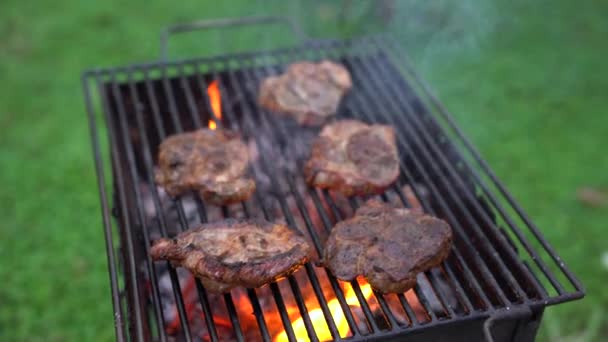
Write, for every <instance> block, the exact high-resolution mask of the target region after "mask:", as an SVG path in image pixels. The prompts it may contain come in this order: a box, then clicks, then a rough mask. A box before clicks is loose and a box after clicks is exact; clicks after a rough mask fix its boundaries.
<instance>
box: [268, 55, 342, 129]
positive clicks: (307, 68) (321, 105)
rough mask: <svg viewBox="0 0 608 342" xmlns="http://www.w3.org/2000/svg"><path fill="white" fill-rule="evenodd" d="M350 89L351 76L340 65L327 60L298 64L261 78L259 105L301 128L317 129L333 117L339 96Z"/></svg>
mask: <svg viewBox="0 0 608 342" xmlns="http://www.w3.org/2000/svg"><path fill="white" fill-rule="evenodd" d="M351 87H352V80H351V77H350V74H349V73H348V71H347V70H346V68H344V67H343V66H342V65H340V64H336V63H333V62H330V61H327V60H325V61H321V62H319V63H312V62H299V63H294V64H291V65H290V66H289V67H288V68H287V70H286V71H285V72H284V73H283V74H281V75H278V76H269V77H267V78H266V79H264V81H262V84H261V85H260V91H259V95H258V103H259V104H260V106H262V107H263V108H266V109H268V110H269V111H272V112H274V113H278V114H282V115H285V116H289V117H292V118H294V119H295V120H296V121H297V122H298V123H299V124H301V125H306V126H320V125H322V124H323V123H324V122H326V121H327V119H328V118H330V117H331V116H333V115H334V114H335V112H336V110H337V109H338V105H339V103H340V100H341V98H342V96H343V95H344V93H346V92H347V91H348V90H349V89H350V88H351Z"/></svg>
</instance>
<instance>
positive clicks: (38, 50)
mask: <svg viewBox="0 0 608 342" xmlns="http://www.w3.org/2000/svg"><path fill="white" fill-rule="evenodd" d="M317 3H318V4H317V5H316V6H315V10H314V12H310V16H314V17H315V18H318V22H319V23H318V24H309V23H310V22H309V21H307V20H308V19H307V16H305V15H302V14H301V12H300V11H299V10H298V9H299V8H301V7H299V6H297V5H294V4H293V3H289V4H282V3H279V2H277V3H276V4H274V5H273V6H261V4H262V2H261V1H258V2H253V4H250V2H247V1H239V2H230V3H228V2H219V1H209V2H201V1H181V2H179V6H177V5H176V3H175V2H172V3H169V2H166V3H164V4H162V3H155V4H154V5H152V4H146V5H145V6H136V5H133V4H130V3H129V4H127V3H126V2H119V1H115V0H114V1H105V2H95V3H93V2H83V1H75V0H71V1H70V0H58V1H52V2H51V1H49V2H40V3H38V4H36V5H35V6H34V5H32V4H30V3H29V2H26V1H13V0H4V1H2V2H1V3H0V94H1V95H0V128H1V132H0V184H1V186H0V213H2V220H0V260H2V263H1V264H0V279H1V281H2V284H0V340H2V341H5V340H6V341H15V340H44V341H65V340H112V339H113V337H114V330H113V327H112V321H113V320H112V308H111V301H110V290H109V279H108V272H107V266H106V256H105V249H104V242H103V235H102V229H101V216H100V209H99V203H98V202H99V201H98V194H97V190H96V183H95V182H96V180H95V173H94V168H93V161H92V158H91V148H90V144H89V136H88V128H87V121H86V117H85V111H84V104H83V96H82V91H81V88H80V79H79V77H80V72H81V71H82V70H84V69H86V68H89V67H92V66H111V65H121V64H127V63H131V62H137V61H147V60H151V59H156V58H157V57H156V56H157V52H158V39H157V32H158V31H159V29H160V28H161V27H163V26H165V25H167V24H170V23H176V22H184V21H191V20H195V19H200V18H210V17H225V16H241V15H252V14H262V13H264V12H265V11H267V12H269V13H275V14H285V13H292V14H296V15H300V20H301V21H302V22H306V23H307V25H306V26H307V29H309V31H311V32H334V33H336V32H338V33H343V34H345V33H347V34H352V33H357V32H358V31H359V30H362V26H357V24H359V23H365V24H366V25H365V26H366V27H367V26H369V27H372V26H374V25H373V22H372V23H371V24H370V23H369V21H368V20H365V21H362V20H360V21H357V22H355V21H352V22H350V23H346V24H345V25H344V26H343V27H336V25H334V22H333V21H332V19H331V16H332V15H333V14H335V13H336V8H335V6H334V5H333V3H330V2H327V1H317ZM422 3H423V2H421V1H418V2H408V3H406V4H403V3H401V5H400V7H405V8H401V9H402V10H403V11H402V12H401V13H400V14H399V15H398V16H399V19H400V20H396V21H394V22H393V23H392V24H391V25H390V26H391V29H393V30H399V32H401V34H402V36H404V39H406V40H408V41H410V42H411V44H410V46H409V47H408V50H409V51H410V53H411V55H412V56H413V59H414V62H415V64H416V65H417V66H418V69H419V70H420V71H421V73H422V74H423V75H424V76H425V78H426V79H427V80H428V81H429V83H430V84H431V86H432V87H433V88H434V89H435V90H437V92H438V93H439V95H440V98H441V99H442V100H443V101H444V102H445V104H446V105H447V107H448V108H449V109H450V111H451V112H453V114H454V115H455V117H456V119H457V121H458V122H459V124H460V126H461V127H462V128H463V129H464V131H465V132H466V133H467V134H468V135H469V137H470V138H471V139H472V140H473V142H474V143H475V145H476V146H478V147H479V149H480V151H481V152H482V154H483V156H484V157H486V158H487V159H488V161H489V163H490V165H492V166H493V168H494V170H495V171H496V173H497V174H498V176H499V177H500V178H501V179H502V180H503V181H504V182H505V183H506V185H507V187H508V188H509V189H510V190H511V192H512V193H513V194H514V196H515V197H516V198H517V199H518V200H519V201H520V202H521V204H522V206H523V207H524V208H525V209H526V211H527V212H528V213H529V214H530V216H531V217H532V219H533V220H534V221H535V222H536V223H537V224H538V226H539V227H540V228H541V230H542V231H543V233H544V234H545V236H546V237H547V239H548V240H549V241H550V242H551V243H552V244H553V245H554V246H555V247H556V249H557V250H558V251H559V253H560V254H561V256H562V257H563V259H564V260H565V261H566V263H567V264H568V265H569V266H570V267H571V268H572V269H573V270H574V271H575V273H576V274H577V275H578V276H579V277H580V279H581V280H582V281H583V283H584V285H585V287H586V289H587V297H586V299H584V300H582V301H578V302H574V303H569V304H565V305H560V306H558V307H553V308H549V309H548V310H547V311H546V314H545V318H544V323H543V326H542V330H541V337H542V340H546V341H559V340H564V341H575V340H577V338H578V340H583V341H586V340H589V341H602V340H605V339H606V338H607V337H608V320H607V319H606V310H608V291H606V290H605V289H606V284H607V283H608V266H607V265H605V264H604V265H603V264H602V255H603V254H605V253H608V233H607V232H606V228H607V225H608V207H607V205H606V204H605V203H604V204H603V205H602V204H599V205H596V206H591V205H588V204H584V203H582V202H580V201H579V200H578V199H577V196H576V192H577V189H578V188H580V187H582V186H590V187H594V188H596V189H599V190H601V191H604V193H606V191H608V153H607V152H606V150H605V147H606V145H607V143H608V115H606V108H607V106H608V101H607V100H606V96H607V95H608V71H607V69H606V60H607V57H608V44H607V42H608V21H607V20H606V18H608V2H606V1H587V2H585V3H583V2H571V1H567V0H554V1H535V2H533V4H529V1H523V0H522V1H506V0H505V1H500V2H495V3H492V4H489V2H487V1H481V0H479V1H473V0H468V1H463V2H459V5H449V4H448V3H449V2H447V1H439V2H436V3H435V4H434V5H422ZM530 3H532V2H530ZM355 10H356V9H355ZM355 12H356V11H355ZM355 14H356V13H355ZM401 19H403V20H401ZM251 35H253V34H251ZM239 37H240V38H239ZM248 37H250V36H246V35H240V36H239V35H238V34H235V38H234V40H228V41H226V40H220V39H216V38H214V37H212V36H209V35H202V36H201V37H200V38H194V41H189V42H187V43H184V45H183V48H182V49H181V50H180V49H178V50H177V51H181V52H184V51H186V50H189V51H188V52H189V53H191V54H197V53H202V52H204V51H205V48H207V47H209V46H213V47H214V48H216V47H219V46H227V45H228V46H237V47H238V48H239V49H244V48H248V47H255V46H257V47H260V44H269V43H268V41H269V40H268V39H267V40H261V39H249V38H248ZM253 37H256V36H255V35H253ZM261 42H262V43H261ZM191 47H196V49H194V48H191ZM602 189H603V190H602Z"/></svg>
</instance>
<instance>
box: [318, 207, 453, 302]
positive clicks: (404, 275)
mask: <svg viewBox="0 0 608 342" xmlns="http://www.w3.org/2000/svg"><path fill="white" fill-rule="evenodd" d="M451 245H452V230H451V228H450V226H449V225H448V224H447V223H446V222H445V221H443V220H440V219H438V218H435V217H431V216H428V215H425V214H423V213H420V212H418V211H413V210H408V209H404V208H394V207H392V206H391V205H389V204H385V203H382V202H379V201H376V200H370V201H368V202H366V203H365V204H364V205H363V206H362V207H361V208H359V209H358V210H357V212H356V213H355V216H354V217H352V218H350V219H348V220H345V221H342V222H339V223H338V224H336V226H335V227H334V228H333V229H332V231H331V234H330V236H329V238H328V240H327V242H326V245H325V250H324V254H323V263H324V264H325V266H327V267H328V268H329V269H330V270H331V272H332V273H333V274H334V275H335V276H336V277H337V278H339V279H342V280H353V279H355V278H356V277H357V276H359V275H363V276H364V277H365V278H366V279H367V281H368V282H369V283H370V284H371V286H372V287H373V288H374V289H376V290H377V291H379V292H382V293H401V292H404V291H406V290H408V289H410V288H412V287H413V286H414V285H415V284H416V275H417V274H418V273H420V272H423V271H426V270H428V269H430V268H432V267H435V266H438V265H439V264H441V262H443V261H444V260H445V259H446V258H447V256H448V254H449V252H450V248H451Z"/></svg>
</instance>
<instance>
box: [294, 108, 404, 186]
mask: <svg viewBox="0 0 608 342" xmlns="http://www.w3.org/2000/svg"><path fill="white" fill-rule="evenodd" d="M304 176H305V178H306V181H307V182H308V184H310V185H312V186H316V187H319V188H326V189H332V190H336V191H338V192H340V193H342V194H344V195H346V196H352V195H364V194H379V193H382V192H383V191H384V190H385V189H386V188H388V187H389V186H390V185H391V184H393V183H394V182H395V181H396V180H397V178H398V177H399V160H398V152H397V144H396V142H395V130H394V129H393V128H392V127H391V126H387V125H367V124H365V123H363V122H361V121H357V120H342V121H336V122H334V123H331V124H328V125H326V126H325V127H323V129H322V130H321V133H320V134H319V136H318V137H317V139H316V140H315V141H314V142H313V144H312V147H311V157H310V159H309V160H308V162H307V163H306V165H305V166H304Z"/></svg>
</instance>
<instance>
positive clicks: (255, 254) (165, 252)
mask: <svg viewBox="0 0 608 342" xmlns="http://www.w3.org/2000/svg"><path fill="white" fill-rule="evenodd" d="M310 252H311V249H310V245H309V244H308V242H307V241H306V239H305V238H304V237H303V236H302V235H301V234H300V233H298V232H295V231H293V230H291V229H289V228H288V227H287V226H285V225H282V224H278V223H270V222H267V221H264V220H259V219H257V220H254V219H251V220H246V219H238V220H237V219H226V220H223V221H218V222H213V223H207V224H203V225H201V226H200V227H198V228H195V229H191V230H188V231H185V232H182V233H180V234H178V235H177V236H176V237H175V238H173V239H166V238H162V239H159V240H156V241H155V242H154V243H153V244H152V248H151V250H150V255H151V256H152V258H153V259H154V260H169V261H171V263H172V264H173V265H175V266H182V267H185V268H186V269H188V270H190V272H192V273H193V274H194V276H196V277H198V278H200V279H201V281H202V283H203V284H204V285H205V288H206V289H207V290H209V291H212V292H216V293H224V292H228V291H230V290H231V289H232V288H234V287H237V286H244V287H260V286H262V285H264V284H267V283H269V282H272V281H275V280H277V279H279V278H281V277H284V276H287V275H290V274H291V273H293V272H295V271H296V270H297V269H298V268H299V267H300V266H302V265H303V264H304V263H306V262H307V261H308V259H309V255H310Z"/></svg>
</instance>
